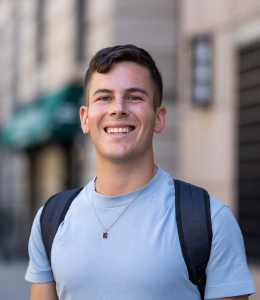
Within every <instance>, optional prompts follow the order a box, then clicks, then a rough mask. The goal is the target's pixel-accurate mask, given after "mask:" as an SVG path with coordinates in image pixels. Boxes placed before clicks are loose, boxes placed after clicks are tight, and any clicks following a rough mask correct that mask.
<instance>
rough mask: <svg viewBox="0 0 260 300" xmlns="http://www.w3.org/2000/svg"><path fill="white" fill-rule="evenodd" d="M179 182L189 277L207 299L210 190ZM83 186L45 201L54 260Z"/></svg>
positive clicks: (45, 230)
mask: <svg viewBox="0 0 260 300" xmlns="http://www.w3.org/2000/svg"><path fill="white" fill-rule="evenodd" d="M173 181H174V185H175V211H176V223H177V229H178V234H179V239H180V245H181V249H182V254H183V258H184V261H185V263H186V266H187V270H188V273H189V280H190V281H191V282H192V283H193V284H195V285H197V286H198V290H199V292H200V295H201V299H204V290H205V286H206V273H205V270H206V267H207V263H208V260H209V257H210V249H211V243H212V225H211V214H210V197H209V194H208V193H207V191H206V190H204V189H202V188H200V187H197V186H194V185H192V184H189V183H186V182H183V181H180V180H173ZM81 190H82V188H78V189H73V190H67V191H64V192H61V193H58V194H55V195H54V196H52V197H51V198H49V200H48V201H47V202H46V203H45V205H44V208H43V210H42V214H41V219H40V222H41V231H42V239H43V244H44V247H45V250H46V254H47V257H48V259H49V261H50V263H51V247H52V243H53V240H54V237H55V234H56V232H57V230H58V228H59V225H60V224H61V222H62V221H63V220H64V218H65V215H66V213H67V211H68V209H69V207H70V205H71V203H72V201H73V200H74V199H75V198H76V197H77V195H78V194H79V193H80V192H81Z"/></svg>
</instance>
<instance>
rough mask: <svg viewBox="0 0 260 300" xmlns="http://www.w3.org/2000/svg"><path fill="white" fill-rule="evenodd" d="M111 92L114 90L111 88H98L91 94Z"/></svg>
mask: <svg viewBox="0 0 260 300" xmlns="http://www.w3.org/2000/svg"><path fill="white" fill-rule="evenodd" d="M113 92H114V91H113V90H109V89H98V90H96V91H95V92H94V94H93V96H95V95H96V94H98V93H109V94H111V93H113Z"/></svg>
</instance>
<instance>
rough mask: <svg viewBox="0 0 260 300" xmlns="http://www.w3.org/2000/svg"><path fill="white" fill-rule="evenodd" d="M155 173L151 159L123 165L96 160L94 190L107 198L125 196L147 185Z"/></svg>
mask: <svg viewBox="0 0 260 300" xmlns="http://www.w3.org/2000/svg"><path fill="white" fill-rule="evenodd" d="M156 171H157V167H156V165H155V164H154V161H153V159H152V160H151V161H150V162H146V161H142V162H141V161H139V162H135V163H133V162H131V163H124V164H122V163H120V164H119V163H113V162H107V161H106V162H104V161H99V160H98V159H97V180H96V190H97V192H98V193H101V194H104V195H107V196H116V195H120V194H125V193H128V192H131V191H133V190H136V189H138V188H140V187H142V186H144V185H145V184H147V183H148V182H149V181H150V180H151V179H152V178H153V176H154V175H155V173H156Z"/></svg>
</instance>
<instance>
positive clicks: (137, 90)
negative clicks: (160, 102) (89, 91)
mask: <svg viewBox="0 0 260 300" xmlns="http://www.w3.org/2000/svg"><path fill="white" fill-rule="evenodd" d="M124 92H125V93H134V92H139V93H143V94H144V95H146V96H148V93H147V92H146V91H145V90H144V89H141V88H138V87H132V88H128V89H125V91H124ZM98 93H109V94H112V93H114V90H110V89H98V90H96V91H95V92H94V94H93V96H95V95H96V94H98Z"/></svg>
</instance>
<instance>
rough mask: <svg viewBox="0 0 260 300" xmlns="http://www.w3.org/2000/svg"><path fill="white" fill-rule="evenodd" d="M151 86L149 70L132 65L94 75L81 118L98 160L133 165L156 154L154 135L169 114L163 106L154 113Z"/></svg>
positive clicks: (127, 63)
mask: <svg viewBox="0 0 260 300" xmlns="http://www.w3.org/2000/svg"><path fill="white" fill-rule="evenodd" d="M152 85H153V83H152V81H151V79H150V74H149V71H148V70H147V69H146V68H144V67H143V66H140V65H138V64H136V63H132V62H122V63H117V64H115V65H114V66H113V68H112V69H111V70H110V71H109V72H108V73H107V74H100V73H97V72H96V73H94V74H93V75H92V78H91V80H90V83H89V89H88V91H89V95H88V96H89V105H88V107H85V106H84V107H81V109H80V117H81V126H82V129H83V131H84V133H86V134H88V133H90V135H91V138H92V141H93V144H94V146H95V148H96V154H97V159H99V158H102V159H108V160H112V161H117V162H129V161H133V162H134V161H135V160H136V158H137V159H142V157H145V156H147V155H150V156H152V155H153V152H152V137H153V132H154V131H155V132H160V131H162V129H163V127H164V124H165V114H166V111H165V108H164V107H162V106H161V107H158V108H156V110H154V107H153V97H154V92H153V87H152Z"/></svg>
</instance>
